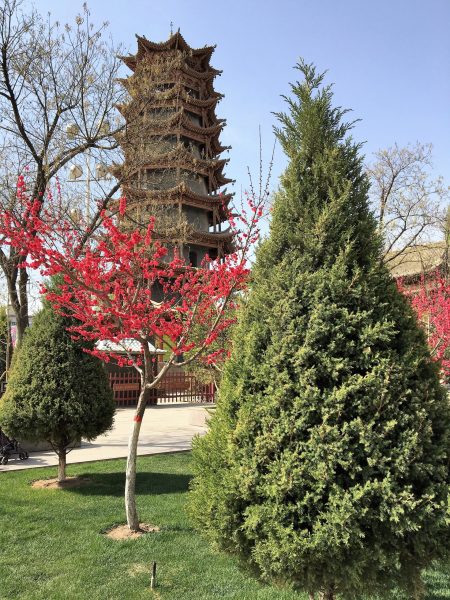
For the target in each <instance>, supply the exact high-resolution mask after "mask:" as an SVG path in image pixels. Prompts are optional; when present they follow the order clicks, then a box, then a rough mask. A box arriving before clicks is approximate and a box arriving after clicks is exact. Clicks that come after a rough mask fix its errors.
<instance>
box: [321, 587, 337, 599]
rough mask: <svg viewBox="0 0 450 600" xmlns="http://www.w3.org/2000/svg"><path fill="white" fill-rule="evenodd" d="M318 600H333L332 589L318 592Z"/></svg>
mask: <svg viewBox="0 0 450 600" xmlns="http://www.w3.org/2000/svg"><path fill="white" fill-rule="evenodd" d="M319 600H335V595H334V589H333V588H332V587H329V588H328V589H327V590H323V591H322V592H320V594H319Z"/></svg>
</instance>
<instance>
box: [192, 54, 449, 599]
mask: <svg viewBox="0 0 450 600" xmlns="http://www.w3.org/2000/svg"><path fill="white" fill-rule="evenodd" d="M297 68H298V69H299V70H300V72H301V73H302V75H303V77H304V79H303V81H302V82H300V83H299V82H297V83H295V84H294V85H292V86H291V87H292V93H293V94H292V98H286V101H287V103H288V107H289V112H288V113H287V114H284V113H280V114H278V115H277V116H278V119H279V121H280V128H279V129H278V130H277V136H278V139H279V140H280V142H281V144H282V146H283V149H284V151H285V152H286V154H287V156H288V158H289V165H288V167H287V169H286V171H285V173H284V175H283V177H282V179H281V186H280V190H279V192H278V194H277V196H276V199H275V203H274V207H273V219H272V223H271V229H270V235H269V237H268V239H267V240H265V241H264V242H263V244H262V245H261V247H260V249H259V252H258V255H257V260H256V266H255V268H254V272H253V278H252V288H251V292H250V294H249V297H248V300H247V302H246V305H245V306H244V307H243V309H242V313H241V315H240V317H241V318H240V323H239V325H238V327H237V330H236V334H235V339H234V350H233V353H232V356H231V358H230V360H229V362H228V363H227V366H226V370H225V374H224V379H223V382H222V387H221V393H220V402H219V405H218V409H217V415H216V416H215V417H214V418H213V419H212V421H211V426H210V430H209V432H208V434H207V435H206V436H205V437H204V438H199V439H197V440H196V443H195V446H194V460H195V470H196V476H195V478H194V482H193V489H192V492H191V504H190V507H191V512H192V514H193V516H194V518H195V520H196V521H197V523H198V524H199V525H200V526H201V527H202V528H203V529H204V531H205V532H206V533H207V534H208V535H209V537H210V538H211V539H212V540H214V541H215V542H216V543H218V544H219V545H220V546H221V547H223V548H226V549H228V550H230V551H232V552H236V553H238V554H240V555H241V556H242V557H243V558H244V559H245V560H247V561H248V562H250V563H252V564H253V566H256V567H257V568H258V569H259V570H260V572H261V574H262V576H263V577H266V578H271V579H276V580H284V581H287V582H289V583H291V584H293V585H295V586H298V587H299V588H300V589H303V590H305V591H307V592H308V593H309V594H310V598H314V597H315V594H316V593H319V595H320V597H321V598H324V599H328V600H330V599H333V598H335V597H337V596H339V597H342V598H361V597H362V596H363V594H364V593H372V592H374V593H380V594H385V593H386V594H387V593H388V592H389V591H390V590H391V589H392V588H393V587H394V586H399V587H400V588H403V589H405V590H407V592H408V593H409V595H410V597H414V598H419V597H420V596H421V593H422V589H423V587H422V582H421V571H422V569H423V568H424V567H426V566H427V565H429V564H430V563H431V561H432V560H434V559H437V558H440V557H442V556H443V555H445V554H446V552H447V548H448V544H449V527H448V525H447V497H448V483H449V469H448V461H449V454H450V442H449V439H450V436H449V432H450V412H449V406H448V401H447V397H446V394H445V391H444V390H443V388H442V387H441V386H440V384H439V379H438V372H437V368H436V366H435V365H434V364H433V362H432V361H431V359H430V355H429V351H428V349H427V345H426V342H425V339H424V335H423V333H422V331H421V330H420V328H419V326H418V324H417V321H416V319H415V316H414V314H413V311H412V309H411V308H410V306H409V305H408V302H407V300H405V299H404V298H403V297H402V296H401V294H400V293H399V292H398V291H397V289H396V286H395V283H394V282H393V281H392V280H391V278H390V276H389V273H388V272H387V270H386V268H385V266H384V265H383V264H382V262H381V259H380V256H381V240H380V239H379V237H378V236H377V233H376V223H375V220H374V218H373V216H372V215H371V213H370V212H369V209H368V199H367V192H368V183H367V179H366V176H365V174H364V171H363V165H362V157H361V155H360V147H359V145H358V144H355V143H354V142H353V141H352V139H351V137H350V136H349V130H350V129H351V127H352V123H345V121H344V115H345V112H346V111H344V110H342V109H340V108H335V107H333V105H332V98H333V95H332V90H331V87H330V86H325V85H324V84H323V75H319V74H318V73H317V72H316V70H315V68H314V67H313V66H311V65H307V64H305V63H303V62H300V63H299V64H298V66H297Z"/></svg>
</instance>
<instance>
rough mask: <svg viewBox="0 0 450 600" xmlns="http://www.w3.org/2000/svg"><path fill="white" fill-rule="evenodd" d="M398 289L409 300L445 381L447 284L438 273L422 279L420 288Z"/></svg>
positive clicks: (448, 364)
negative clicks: (439, 364)
mask: <svg viewBox="0 0 450 600" xmlns="http://www.w3.org/2000/svg"><path fill="white" fill-rule="evenodd" d="M398 285H399V289H400V290H401V291H402V292H403V293H404V294H405V295H406V296H408V297H409V299H410V301H411V304H412V306H413V308H414V310H415V311H416V314H417V317H418V319H419V321H420V323H421V324H422V326H423V328H424V330H425V334H426V336H427V340H428V345H429V347H430V350H431V354H432V356H433V357H434V358H435V359H436V360H438V361H440V363H441V365H442V371H443V374H444V375H445V377H449V376H450V356H449V348H450V284H449V281H448V279H447V278H446V277H444V276H443V275H442V273H440V272H436V273H433V274H432V275H428V276H427V277H422V278H421V280H420V285H419V286H418V287H417V288H416V287H414V289H408V288H407V287H406V286H405V285H404V284H403V282H402V281H399V283H398Z"/></svg>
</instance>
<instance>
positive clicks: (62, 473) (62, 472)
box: [58, 447, 67, 483]
mask: <svg viewBox="0 0 450 600" xmlns="http://www.w3.org/2000/svg"><path fill="white" fill-rule="evenodd" d="M66 456H67V451H66V448H65V447H64V448H59V449H58V482H59V483H61V482H63V481H65V480H66Z"/></svg>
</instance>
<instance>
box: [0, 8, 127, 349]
mask: <svg viewBox="0 0 450 600" xmlns="http://www.w3.org/2000/svg"><path fill="white" fill-rule="evenodd" d="M106 34H107V23H103V24H102V25H101V26H99V27H95V26H94V25H93V24H92V23H91V21H90V14H89V11H88V8H87V6H86V4H85V5H83V10H82V13H81V14H79V15H78V16H76V18H75V21H74V23H73V25H65V26H61V25H60V24H59V23H57V22H56V23H54V22H52V21H51V19H50V15H49V16H48V18H47V19H44V18H43V17H41V16H40V15H39V14H38V13H37V12H36V11H35V10H34V9H32V8H30V7H29V6H26V5H25V4H24V2H23V0H4V2H3V3H2V5H1V6H0V203H1V204H2V205H3V207H7V208H8V209H9V210H11V209H15V208H17V210H18V211H20V210H23V206H22V207H20V206H18V201H17V194H16V185H17V178H18V176H19V175H20V174H22V175H25V178H26V181H27V186H28V190H29V194H30V195H31V197H32V198H34V199H38V200H39V201H40V202H41V205H44V204H45V200H46V194H47V192H48V189H49V183H50V182H51V181H52V179H54V178H56V177H57V176H58V174H60V173H61V170H62V169H63V168H64V167H68V165H69V163H73V161H77V160H84V157H85V156H86V155H87V156H89V157H90V158H91V159H93V160H94V159H95V160H96V162H100V163H101V162H102V161H104V160H105V158H104V156H105V154H107V155H110V153H111V152H114V151H115V150H116V149H117V148H118V142H117V139H116V136H117V134H118V132H119V131H120V130H121V128H122V127H123V125H122V124H121V121H119V119H118V113H117V112H116V111H115V105H116V104H117V103H118V102H120V101H121V98H122V96H123V94H124V91H123V88H122V86H120V85H119V84H118V82H117V75H118V70H119V67H120V64H121V62H120V59H119V57H118V50H119V49H118V48H116V47H115V46H114V44H113V43H112V41H111V40H110V39H109V38H108V37H107V36H106ZM108 162H111V161H110V160H108ZM61 179H62V181H61V183H62V184H64V180H65V179H66V177H62V178H61ZM111 185H112V184H111ZM119 186H120V182H117V181H116V182H114V185H112V187H111V189H109V188H108V189H107V190H102V196H103V203H105V202H107V200H108V199H109V198H111V197H112V196H113V195H114V194H115V192H116V191H117V190H118V189H119ZM61 197H67V194H61ZM91 216H92V219H93V221H94V222H95V218H96V217H97V213H95V211H94V213H93V214H92V215H91ZM22 260H23V257H22V256H19V255H18V253H17V251H16V250H14V249H12V248H9V247H0V266H1V268H2V270H3V273H4V276H5V280H6V284H7V288H8V295H9V302H10V303H11V305H12V307H13V309H14V313H15V315H16V319H17V333H18V340H19V341H20V340H21V338H22V336H23V333H24V331H25V328H26V327H27V326H28V309H29V298H28V291H27V284H28V281H29V274H28V271H27V269H24V268H18V265H19V264H20V262H21V261H22Z"/></svg>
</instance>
